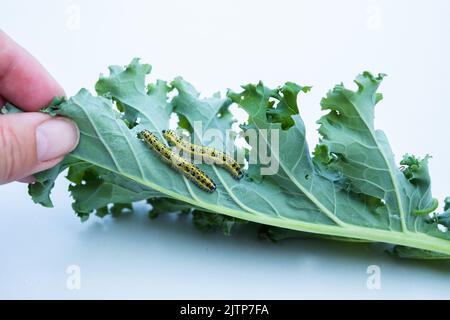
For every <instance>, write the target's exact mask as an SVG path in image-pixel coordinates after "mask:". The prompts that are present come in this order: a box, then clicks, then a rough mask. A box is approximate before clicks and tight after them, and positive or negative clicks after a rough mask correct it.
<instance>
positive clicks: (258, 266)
mask: <svg viewBox="0 0 450 320" xmlns="http://www.w3.org/2000/svg"><path fill="white" fill-rule="evenodd" d="M0 23H1V28H3V29H4V31H6V32H7V33H9V34H10V35H11V36H12V37H13V38H14V39H16V41H18V42H19V43H21V44H22V45H23V46H24V47H26V48H27V49H28V50H29V51H30V52H31V53H32V54H34V55H35V56H36V57H37V58H38V59H39V60H40V61H41V62H42V63H43V64H44V65H45V66H46V67H47V68H48V69H49V71H50V72H51V73H52V74H53V75H54V76H55V77H56V78H57V79H58V80H59V81H60V82H61V84H62V85H63V86H64V88H65V89H66V92H67V94H68V95H69V96H70V95H73V94H75V93H76V92H77V91H78V90H79V89H80V88H81V87H87V88H89V89H92V88H93V85H94V83H95V81H96V79H97V78H98V75H99V73H100V72H106V67H107V66H108V65H110V64H127V63H128V62H129V61H130V60H131V59H132V58H133V57H135V56H138V57H141V58H142V60H143V61H144V62H148V63H151V64H152V65H153V72H152V79H155V78H161V79H167V80H170V79H172V78H174V77H175V76H177V75H182V76H183V77H184V78H185V79H187V80H189V81H191V82H192V83H193V84H194V85H195V86H196V87H197V88H198V89H199V90H200V91H202V93H204V94H210V93H212V92H215V91H217V90H221V89H225V88H233V89H235V90H237V89H239V85H241V84H245V83H248V82H256V81H257V80H260V79H261V80H263V81H264V82H265V83H266V84H267V85H270V86H275V85H279V84H282V83H284V82H285V81H295V82H297V83H299V84H303V85H313V86H314V88H313V90H312V92H311V93H309V94H308V95H305V96H303V97H301V100H300V103H301V114H302V116H303V118H304V120H305V122H306V125H307V130H308V140H309V141H310V143H311V144H313V143H316V142H317V134H316V131H315V129H316V125H315V120H317V119H318V117H319V116H320V114H321V111H320V106H319V101H320V98H321V97H322V96H323V95H324V94H325V93H326V91H327V90H329V89H331V88H332V86H333V85H334V84H336V83H338V82H341V81H344V83H346V84H348V85H351V81H352V79H353V78H354V77H355V76H356V75H357V74H358V73H359V72H361V71H363V70H370V71H372V72H375V73H376V72H385V73H387V74H388V75H389V76H388V77H387V78H386V79H385V81H384V83H383V84H382V86H381V91H382V92H383V93H384V98H385V99H384V100H383V101H382V102H381V103H380V104H379V105H378V106H377V118H376V125H377V127H378V128H382V129H383V130H384V131H385V132H386V134H387V135H388V137H389V139H390V142H391V145H392V148H393V150H394V151H395V153H396V156H397V158H399V157H400V156H401V155H402V154H404V153H406V152H410V153H414V154H417V155H422V156H423V155H425V154H427V153H429V154H431V155H433V159H432V160H431V161H430V167H431V168H430V169H431V174H432V176H433V187H434V188H433V190H434V195H435V196H436V197H438V198H439V199H443V198H444V197H445V196H446V195H448V193H450V190H449V181H450V179H449V178H450V170H449V167H448V161H449V158H450V148H449V135H450V134H449V129H448V126H449V121H450V117H449V115H450V112H449V94H448V93H449V88H450V60H449V58H450V42H449V39H450V2H449V1H445V0H443V1H427V2H423V1H392V0H391V1H375V0H372V1H165V2H163V1H160V2H155V3H152V2H151V1H132V0H127V1H122V2H119V1H70V2H69V1H50V0H46V1H31V0H30V1H17V0H16V1H6V0H1V4H0ZM66 187H67V184H66V182H65V181H64V179H60V180H59V181H58V184H57V187H56V189H55V190H54V192H53V199H54V203H55V208H54V209H45V208H42V207H40V206H38V205H34V204H33V203H32V202H31V200H30V198H29V197H28V195H27V192H26V185H23V184H19V183H12V184H9V185H6V186H0V298H450V291H449V290H448V288H449V286H448V284H449V281H450V272H449V271H450V270H449V269H450V264H448V263H444V262H417V261H405V260H398V259H394V258H392V257H390V256H388V255H386V254H384V253H383V252H380V251H377V250H374V249H373V248H371V247H368V246H360V245H359V246H358V245H348V244H345V243H335V242H329V241H319V240H293V241H286V242H282V243H278V244H270V243H266V242H262V241H259V240H257V239H256V237H255V236H254V234H253V233H252V234H249V233H247V232H246V233H240V232H238V233H237V234H235V235H234V236H232V237H226V236H223V235H221V234H204V233H201V232H198V231H197V230H195V229H194V228H193V227H192V226H191V224H190V223H189V221H185V220H184V219H176V218H173V217H166V218H161V219H157V220H154V221H150V220H149V219H148V218H147V217H146V215H145V212H143V210H141V211H140V212H137V213H136V214H134V215H133V216H126V217H123V218H120V219H116V220H114V219H111V218H106V219H104V220H101V219H99V218H96V217H93V218H91V219H90V220H89V221H88V222H87V223H84V224H81V223H80V222H79V220H78V219H77V218H76V216H75V215H74V214H73V213H72V210H71V207H70V202H71V200H70V198H69V194H68V192H67V191H66ZM138 211H139V210H138ZM70 265H77V266H79V267H80V268H81V288H80V290H69V289H67V287H66V280H67V277H68V275H67V274H66V269H67V268H68V266H70ZM370 265H377V266H379V267H380V269H381V289H380V290H369V289H368V288H367V286H366V281H367V278H368V274H367V273H366V270H367V268H368V266H370Z"/></svg>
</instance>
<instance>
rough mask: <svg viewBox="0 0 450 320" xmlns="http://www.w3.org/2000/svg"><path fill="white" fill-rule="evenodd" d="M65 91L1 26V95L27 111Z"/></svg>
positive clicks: (39, 106)
mask: <svg viewBox="0 0 450 320" xmlns="http://www.w3.org/2000/svg"><path fill="white" fill-rule="evenodd" d="M63 95H64V90H63V89H62V87H61V86H60V85H59V84H58V83H57V82H56V80H55V79H54V78H53V77H52V76H51V75H50V74H49V73H48V72H47V70H45V68H44V67H43V66H42V65H41V64H40V63H39V62H38V61H37V60H36V59H35V58H34V57H33V56H32V55H31V54H30V53H28V51H26V50H25V49H24V48H22V47H21V46H20V45H18V44H17V43H16V42H14V40H12V39H11V38H10V37H8V35H7V34H6V33H4V32H3V31H2V30H0V96H1V97H3V99H4V100H7V101H9V102H11V103H13V104H14V105H16V106H17V107H20V108H21V109H23V110H25V111H37V110H39V109H40V108H42V107H44V106H46V105H48V104H49V103H50V101H51V100H52V99H53V97H54V96H63Z"/></svg>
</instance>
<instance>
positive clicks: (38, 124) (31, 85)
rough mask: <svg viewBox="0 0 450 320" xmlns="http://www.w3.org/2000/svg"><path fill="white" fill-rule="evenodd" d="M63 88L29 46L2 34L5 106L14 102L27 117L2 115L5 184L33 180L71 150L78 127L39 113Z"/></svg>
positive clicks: (0, 169)
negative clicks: (24, 46) (33, 54)
mask: <svg viewBox="0 0 450 320" xmlns="http://www.w3.org/2000/svg"><path fill="white" fill-rule="evenodd" d="M64 95H65V94H64V90H63V89H62V87H61V86H60V85H59V84H58V82H56V80H55V79H54V78H53V77H52V76H51V75H50V74H49V73H48V72H47V71H46V70H45V68H44V67H43V66H42V65H41V64H40V63H39V62H38V61H37V60H36V59H35V58H34V57H33V56H32V55H31V54H30V53H28V52H27V51H26V50H25V49H24V48H22V47H21V46H20V45H18V44H17V43H16V42H15V41H14V40H12V39H11V38H10V37H9V36H8V35H7V34H6V33H5V32H3V31H2V30H0V106H3V105H4V104H5V102H10V103H12V104H14V105H15V106H16V107H18V108H20V109H21V110H23V111H24V112H23V113H16V114H7V115H1V116H0V184H4V183H8V182H12V181H22V182H32V181H34V178H33V174H35V173H36V172H39V171H43V170H46V169H49V168H51V167H53V166H54V165H56V164H57V163H58V162H60V161H61V160H62V159H63V158H64V155H65V154H67V153H68V152H70V151H72V150H73V149H74V148H75V147H76V145H77V144H78V140H79V131H78V129H77V127H76V125H75V124H74V123H73V122H72V121H70V120H68V119H63V118H61V117H58V118H52V117H50V116H49V115H46V114H43V113H40V112H38V111H39V109H41V108H42V107H44V106H46V105H48V104H49V103H50V101H51V100H52V99H53V97H55V96H64Z"/></svg>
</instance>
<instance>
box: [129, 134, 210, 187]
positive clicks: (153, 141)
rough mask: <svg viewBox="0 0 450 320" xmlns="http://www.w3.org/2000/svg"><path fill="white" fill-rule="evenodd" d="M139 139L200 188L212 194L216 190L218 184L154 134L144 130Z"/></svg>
mask: <svg viewBox="0 0 450 320" xmlns="http://www.w3.org/2000/svg"><path fill="white" fill-rule="evenodd" d="M138 138H139V139H143V140H144V142H145V143H146V144H147V145H148V146H149V147H150V148H151V149H152V150H153V151H155V152H156V153H158V154H159V155H160V156H161V158H162V159H163V161H165V162H166V163H168V164H170V165H171V166H172V167H173V168H174V169H176V170H178V171H179V172H181V173H182V174H183V175H184V176H186V177H187V178H188V179H189V180H191V181H193V182H194V183H195V184H196V185H197V186H198V187H200V188H201V189H203V190H204V191H206V192H209V193H212V192H214V191H215V190H216V184H215V183H214V181H213V180H212V179H211V178H210V177H208V175H207V174H206V173H204V172H203V171H202V170H201V169H200V168H198V167H197V166H195V165H194V164H192V163H190V162H189V161H187V160H186V159H184V158H183V157H181V156H180V155H178V154H176V153H175V152H173V151H172V150H171V149H170V148H169V147H168V146H166V145H165V144H164V143H162V142H161V141H160V140H159V139H158V138H157V137H156V136H155V135H154V134H153V133H152V132H150V131H148V130H142V131H141V132H139V133H138Z"/></svg>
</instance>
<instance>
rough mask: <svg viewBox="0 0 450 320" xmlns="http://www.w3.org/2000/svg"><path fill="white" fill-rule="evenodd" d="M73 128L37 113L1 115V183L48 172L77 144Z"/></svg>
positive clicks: (71, 125)
mask: <svg viewBox="0 0 450 320" xmlns="http://www.w3.org/2000/svg"><path fill="white" fill-rule="evenodd" d="M78 139H79V131H78V128H77V127H76V125H75V124H74V123H73V122H72V121H70V120H67V119H65V118H60V117H57V118H52V117H50V116H49V115H46V114H43V113H39V112H25V113H17V114H7V115H3V116H0V184H3V183H7V182H11V181H15V180H19V179H22V178H24V177H27V176H29V175H32V174H33V173H36V172H39V171H43V170H46V169H49V168H51V167H53V166H54V165H56V164H57V163H58V162H60V161H61V160H62V159H63V157H64V155H65V154H66V153H68V152H70V151H72V150H73V149H75V147H76V145H77V144H78Z"/></svg>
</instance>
